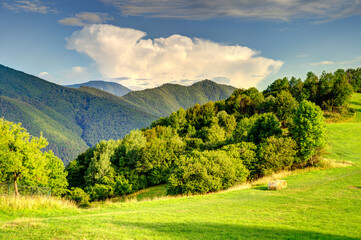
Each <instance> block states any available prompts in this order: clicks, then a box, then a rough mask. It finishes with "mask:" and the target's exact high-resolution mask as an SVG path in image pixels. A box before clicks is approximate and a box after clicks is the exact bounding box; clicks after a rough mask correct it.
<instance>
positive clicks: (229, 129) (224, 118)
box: [217, 111, 237, 136]
mask: <svg viewBox="0 0 361 240" xmlns="http://www.w3.org/2000/svg"><path fill="white" fill-rule="evenodd" d="M217 118H218V124H219V126H220V127H222V128H223V129H224V130H225V131H226V134H227V136H230V135H232V133H233V131H234V129H235V128H236V126H237V121H236V118H235V117H234V116H233V115H228V113H227V112H226V111H220V112H218V114H217Z"/></svg>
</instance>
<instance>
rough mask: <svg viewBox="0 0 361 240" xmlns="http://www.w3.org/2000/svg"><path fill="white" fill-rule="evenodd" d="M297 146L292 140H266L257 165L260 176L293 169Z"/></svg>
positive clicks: (271, 138)
mask: <svg viewBox="0 0 361 240" xmlns="http://www.w3.org/2000/svg"><path fill="white" fill-rule="evenodd" d="M296 148H297V144H296V142H295V141H294V140H293V139H292V138H289V137H287V138H282V137H280V138H276V137H275V136H272V137H269V138H267V139H265V140H264V141H263V142H262V143H261V144H260V146H259V149H258V158H259V162H257V163H255V165H256V166H257V168H258V174H259V176H265V175H268V174H271V173H273V172H277V171H279V170H288V169H290V168H291V166H292V164H293V161H294V159H295V156H296V153H297V151H296Z"/></svg>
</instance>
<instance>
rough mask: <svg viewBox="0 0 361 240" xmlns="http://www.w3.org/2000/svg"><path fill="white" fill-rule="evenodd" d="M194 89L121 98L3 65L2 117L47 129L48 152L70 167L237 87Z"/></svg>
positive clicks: (169, 88) (34, 131)
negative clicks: (101, 145) (88, 153)
mask: <svg viewBox="0 0 361 240" xmlns="http://www.w3.org/2000/svg"><path fill="white" fill-rule="evenodd" d="M193 85H194V86H193ZM193 85H192V86H187V87H186V86H181V85H177V84H166V85H165V86H160V87H158V88H156V89H147V90H143V91H137V92H136V93H133V92H130V93H128V94H132V93H133V94H132V95H131V97H129V96H128V97H126V96H124V97H117V96H115V95H113V94H110V93H107V92H105V91H102V90H99V89H96V88H91V87H84V86H83V87H81V88H79V89H74V88H68V87H64V86H60V85H57V84H55V83H51V82H48V81H46V80H43V79H41V78H38V77H36V76H32V75H30V74H27V73H24V72H21V71H18V70H15V69H12V68H9V67H6V66H4V65H1V64H0V117H5V119H7V120H8V121H12V122H21V123H22V124H23V126H24V127H26V128H27V129H28V131H29V133H30V134H31V135H33V136H39V134H40V131H43V135H44V137H45V138H47V139H48V142H49V146H48V147H47V150H53V151H54V154H55V155H57V156H59V157H60V158H61V159H62V160H63V162H64V163H65V164H66V163H68V162H69V161H70V160H73V159H74V158H75V157H76V156H77V155H78V154H80V153H81V152H83V151H85V150H86V149H87V148H88V147H89V146H93V145H94V144H96V143H98V142H99V141H101V140H103V139H104V140H109V139H121V138H123V137H124V135H125V134H127V133H129V132H130V131H131V130H132V129H140V128H143V127H147V126H149V125H150V123H151V122H153V121H155V120H156V119H158V118H159V117H160V116H165V115H169V114H170V113H172V112H173V111H176V110H178V109H179V108H180V107H183V108H188V107H189V106H193V105H194V104H196V103H200V104H203V103H205V102H208V101H216V100H219V99H220V98H223V97H224V98H226V97H228V96H229V95H231V93H232V92H233V90H234V89H235V88H233V87H230V86H228V87H224V86H222V85H218V84H216V83H213V82H211V81H204V82H200V83H196V84H193ZM128 94H127V95H128ZM192 95H194V96H192Z"/></svg>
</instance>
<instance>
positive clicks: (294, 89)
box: [290, 77, 306, 102]
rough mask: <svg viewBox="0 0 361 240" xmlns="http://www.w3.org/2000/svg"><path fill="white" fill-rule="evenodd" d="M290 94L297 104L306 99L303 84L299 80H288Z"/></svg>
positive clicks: (293, 78)
mask: <svg viewBox="0 0 361 240" xmlns="http://www.w3.org/2000/svg"><path fill="white" fill-rule="evenodd" d="M290 92H291V94H292V96H293V97H294V98H296V100H297V102H301V101H302V100H305V99H306V96H305V93H304V92H303V82H302V80H301V79H300V78H295V77H292V78H291V80H290Z"/></svg>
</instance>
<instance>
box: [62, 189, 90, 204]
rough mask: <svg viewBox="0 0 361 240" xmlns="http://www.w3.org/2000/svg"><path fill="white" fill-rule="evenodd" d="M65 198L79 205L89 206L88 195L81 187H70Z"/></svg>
mask: <svg viewBox="0 0 361 240" xmlns="http://www.w3.org/2000/svg"><path fill="white" fill-rule="evenodd" d="M67 198H68V199H70V200H73V201H75V202H76V203H77V204H78V205H79V206H83V207H85V206H89V200H90V197H89V195H88V194H87V193H86V192H84V190H83V189H81V188H72V189H71V191H69V195H68V197H67Z"/></svg>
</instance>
